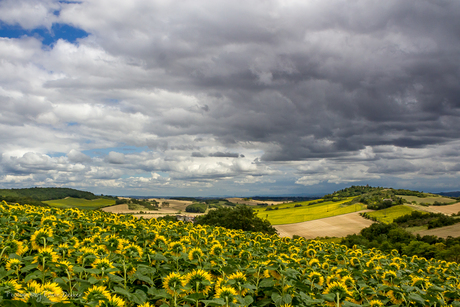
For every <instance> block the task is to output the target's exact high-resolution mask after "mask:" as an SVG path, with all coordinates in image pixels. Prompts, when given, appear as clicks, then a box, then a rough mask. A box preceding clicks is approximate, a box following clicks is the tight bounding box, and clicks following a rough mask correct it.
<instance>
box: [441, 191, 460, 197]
mask: <svg viewBox="0 0 460 307" xmlns="http://www.w3.org/2000/svg"><path fill="white" fill-rule="evenodd" d="M436 194H439V195H442V196H448V197H460V191H454V192H440V193H436Z"/></svg>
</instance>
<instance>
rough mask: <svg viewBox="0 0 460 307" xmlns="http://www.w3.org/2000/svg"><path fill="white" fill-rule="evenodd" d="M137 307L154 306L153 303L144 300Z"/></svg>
mask: <svg viewBox="0 0 460 307" xmlns="http://www.w3.org/2000/svg"><path fill="white" fill-rule="evenodd" d="M137 307H155V306H154V305H152V304H150V303H149V302H146V303H144V304H140V305H138V306H137Z"/></svg>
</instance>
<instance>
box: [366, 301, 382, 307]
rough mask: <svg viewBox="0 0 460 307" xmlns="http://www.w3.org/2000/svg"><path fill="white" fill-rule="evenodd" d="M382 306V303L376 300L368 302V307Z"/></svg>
mask: <svg viewBox="0 0 460 307" xmlns="http://www.w3.org/2000/svg"><path fill="white" fill-rule="evenodd" d="M380 306H383V303H382V302H381V301H378V300H372V301H370V302H369V307H380Z"/></svg>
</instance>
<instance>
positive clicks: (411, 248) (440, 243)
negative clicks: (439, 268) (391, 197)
mask: <svg viewBox="0 0 460 307" xmlns="http://www.w3.org/2000/svg"><path fill="white" fill-rule="evenodd" d="M341 244H344V245H346V246H348V247H353V245H355V244H356V245H361V246H364V247H366V248H377V249H380V250H382V251H384V252H391V250H393V249H396V250H397V251H398V252H399V253H401V254H405V255H408V256H414V255H417V256H421V257H425V258H427V259H431V258H436V259H441V260H446V261H455V262H459V261H460V237H457V238H452V237H448V238H447V239H443V238H440V237H437V236H423V237H422V236H420V235H414V234H412V233H410V232H408V231H406V230H404V229H403V228H402V227H400V226H399V225H398V224H396V223H392V224H383V223H374V224H372V225H371V226H369V227H367V228H364V229H363V230H361V232H360V234H359V235H356V234H354V235H348V236H347V237H345V238H344V239H343V240H342V241H341Z"/></svg>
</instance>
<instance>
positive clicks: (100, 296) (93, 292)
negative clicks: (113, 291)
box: [83, 286, 110, 302]
mask: <svg viewBox="0 0 460 307" xmlns="http://www.w3.org/2000/svg"><path fill="white" fill-rule="evenodd" d="M109 298H110V292H109V291H108V290H107V288H106V287H104V286H93V287H91V288H89V289H88V290H86V291H85V294H84V296H83V299H85V300H86V301H87V302H94V301H102V300H108V299H109Z"/></svg>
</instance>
